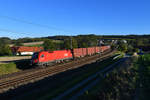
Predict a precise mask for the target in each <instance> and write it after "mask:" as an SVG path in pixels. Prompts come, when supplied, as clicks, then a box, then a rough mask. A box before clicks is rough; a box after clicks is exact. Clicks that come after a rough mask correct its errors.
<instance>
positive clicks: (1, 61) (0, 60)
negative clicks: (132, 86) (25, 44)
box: [0, 56, 31, 64]
mask: <svg viewBox="0 0 150 100" xmlns="http://www.w3.org/2000/svg"><path fill="white" fill-rule="evenodd" d="M24 59H31V56H6V57H0V64H5V63H9V62H13V61H17V60H24Z"/></svg>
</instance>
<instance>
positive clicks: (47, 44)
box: [43, 39, 56, 51]
mask: <svg viewBox="0 0 150 100" xmlns="http://www.w3.org/2000/svg"><path fill="white" fill-rule="evenodd" d="M43 47H44V50H47V51H49V50H50V51H53V50H55V49H56V48H55V46H54V43H53V41H52V40H49V39H47V40H45V41H44V43H43Z"/></svg>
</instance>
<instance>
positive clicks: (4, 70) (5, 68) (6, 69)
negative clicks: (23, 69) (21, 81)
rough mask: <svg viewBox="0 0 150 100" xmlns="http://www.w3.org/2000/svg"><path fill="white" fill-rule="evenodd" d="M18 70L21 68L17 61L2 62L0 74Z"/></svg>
mask: <svg viewBox="0 0 150 100" xmlns="http://www.w3.org/2000/svg"><path fill="white" fill-rule="evenodd" d="M18 71H19V69H18V68H17V67H16V64H15V63H9V64H0V75H4V74H10V73H14V72H18Z"/></svg>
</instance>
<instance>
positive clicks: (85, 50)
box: [82, 48, 87, 57]
mask: <svg viewBox="0 0 150 100" xmlns="http://www.w3.org/2000/svg"><path fill="white" fill-rule="evenodd" d="M86 55H87V48H82V56H83V57H84V56H86Z"/></svg>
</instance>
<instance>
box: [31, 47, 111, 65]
mask: <svg viewBox="0 0 150 100" xmlns="http://www.w3.org/2000/svg"><path fill="white" fill-rule="evenodd" d="M108 49H110V46H100V47H89V48H76V49H72V50H57V51H40V52H36V53H34V54H33V55H32V59H31V64H32V65H38V66H47V65H51V64H52V63H57V62H61V61H64V60H68V59H74V58H80V57H85V56H88V55H89V56H91V55H94V54H96V53H102V52H104V51H106V50H108Z"/></svg>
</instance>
